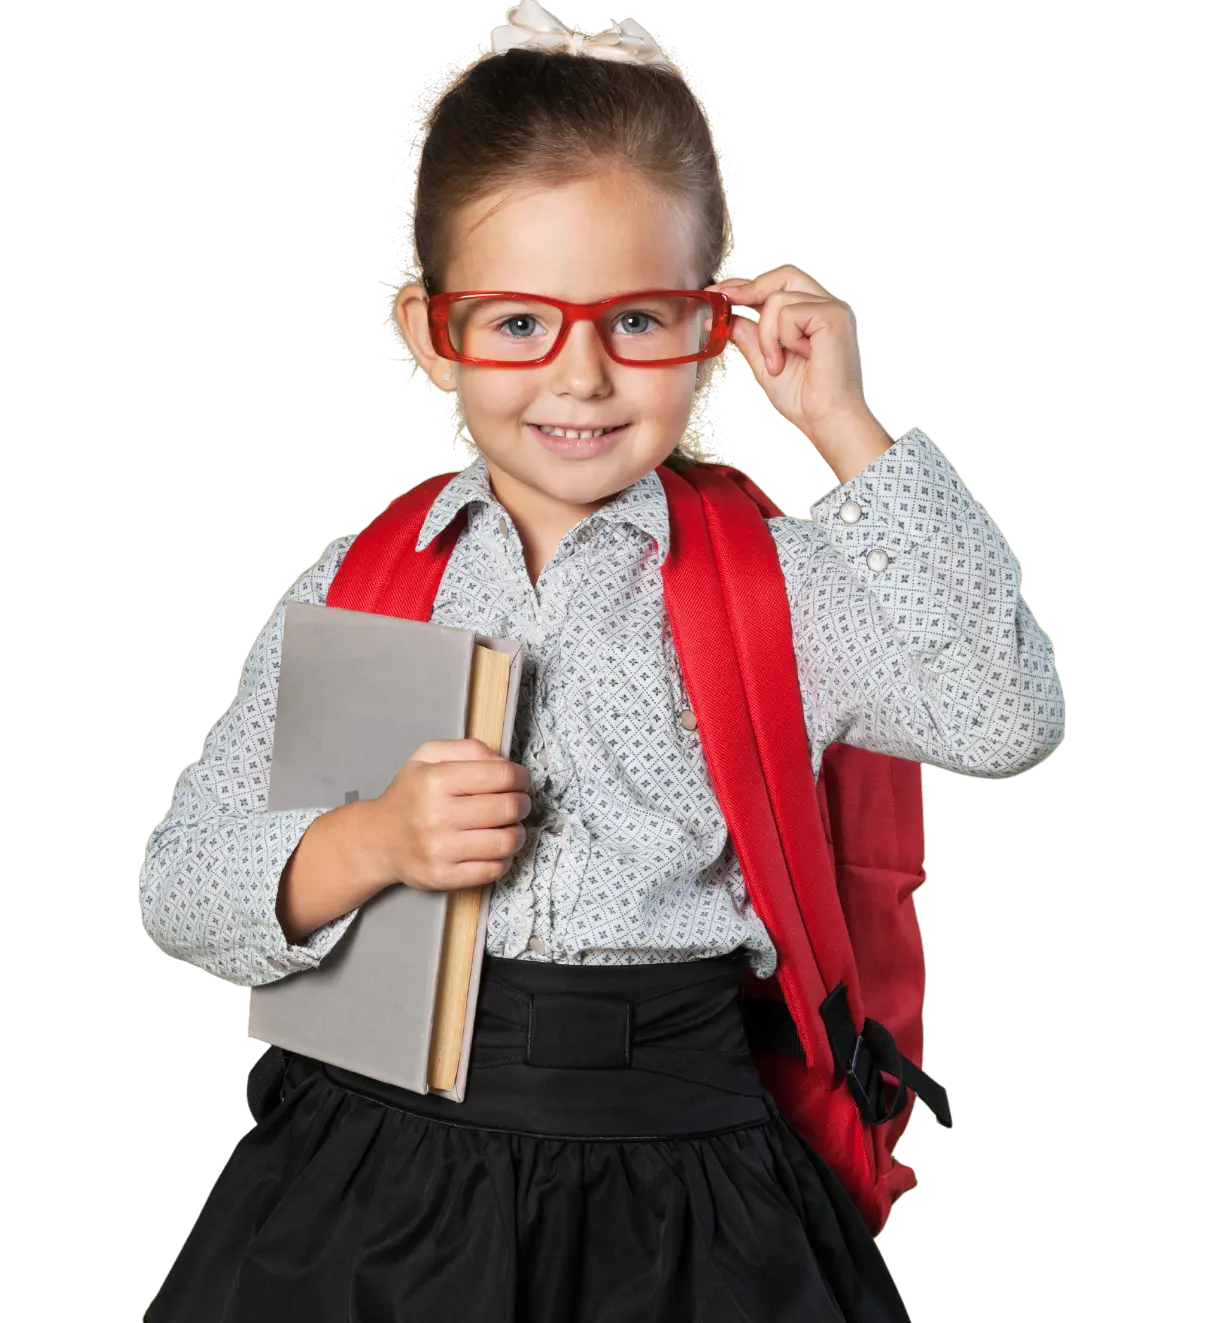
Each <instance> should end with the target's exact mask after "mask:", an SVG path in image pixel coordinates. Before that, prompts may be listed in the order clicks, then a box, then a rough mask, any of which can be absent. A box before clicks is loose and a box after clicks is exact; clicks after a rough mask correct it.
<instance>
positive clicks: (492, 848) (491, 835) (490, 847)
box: [449, 823, 527, 864]
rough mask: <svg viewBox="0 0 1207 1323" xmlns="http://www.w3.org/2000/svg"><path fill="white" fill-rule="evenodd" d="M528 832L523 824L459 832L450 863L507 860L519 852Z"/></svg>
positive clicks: (455, 837) (454, 842)
mask: <svg viewBox="0 0 1207 1323" xmlns="http://www.w3.org/2000/svg"><path fill="white" fill-rule="evenodd" d="M526 836H527V832H526V831H525V829H524V826H523V824H522V823H516V824H515V826H512V827H483V828H480V829H478V830H476V831H459V832H457V833H456V835H455V836H454V837H453V844H452V854H451V856H449V862H450V863H454V864H462V863H470V862H472V861H474V860H487V859H506V858H508V857H509V856H514V855H515V854H517V853H518V852H519V849H520V847H521V846H522V845H523V844H524V840H525V837H526Z"/></svg>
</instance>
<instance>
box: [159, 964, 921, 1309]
mask: <svg viewBox="0 0 1207 1323" xmlns="http://www.w3.org/2000/svg"><path fill="white" fill-rule="evenodd" d="M741 968H742V964H741V958H740V956H739V955H737V954H735V955H733V956H723V957H717V958H715V959H710V960H697V961H691V962H687V963H681V964H660V965H646V966H637V967H611V966H608V967H599V966H582V965H576V966H564V965H554V964H548V963H537V962H533V961H521V960H501V959H497V958H492V957H490V956H487V958H486V961H485V965H484V969H483V977H482V989H481V996H480V1000H479V1010H478V1018H477V1022H476V1026H475V1031H474V1042H473V1053H472V1056H471V1068H470V1072H469V1083H468V1085H467V1090H466V1098H465V1101H464V1102H462V1103H456V1102H452V1101H450V1100H448V1099H445V1098H440V1097H437V1096H434V1095H420V1094H415V1093H411V1092H408V1091H406V1090H403V1089H397V1088H393V1087H391V1086H389V1085H383V1084H380V1083H378V1082H375V1081H373V1080H370V1079H367V1078H366V1077H364V1076H360V1075H355V1074H352V1073H351V1072H349V1071H345V1070H341V1069H337V1068H335V1067H332V1066H327V1065H323V1064H322V1063H320V1062H317V1061H314V1060H312V1059H309V1058H305V1057H295V1058H293V1059H292V1061H291V1064H290V1066H289V1070H288V1073H287V1076H286V1082H285V1087H284V1090H283V1097H282V1100H281V1101H280V1102H279V1103H278V1104H277V1105H276V1107H275V1108H273V1110H271V1111H270V1112H269V1113H268V1114H267V1115H266V1116H265V1117H264V1118H263V1119H262V1120H261V1121H260V1122H259V1123H258V1124H257V1125H256V1126H255V1127H254V1128H253V1129H252V1130H250V1131H249V1132H248V1133H247V1134H246V1135H244V1136H243V1138H242V1139H241V1140H240V1141H239V1143H238V1144H237V1145H236V1147H235V1150H234V1152H233V1153H232V1154H231V1157H230V1159H229V1161H228V1162H227V1164H226V1166H225V1168H224V1169H223V1171H222V1173H221V1174H220V1175H219V1177H218V1180H217V1182H216V1183H215V1185H214V1187H213V1190H212V1191H211V1193H210V1195H209V1197H208V1199H207V1200H206V1203H205V1205H204V1207H203V1208H202V1210H201V1213H200V1215H199V1216H198V1219H197V1222H196V1225H195V1226H194V1227H193V1230H192V1231H191V1232H190V1234H189V1236H188V1239H187V1240H186V1241H185V1244H184V1246H183V1248H182V1249H181V1251H180V1254H179V1256H178V1257H177V1259H176V1262H175V1264H174V1265H173V1266H172V1268H171V1270H170V1272H169V1273H168V1276H167V1279H166V1280H165V1281H164V1283H163V1286H162V1287H161V1288H160V1290H159V1293H158V1295H156V1297H155V1299H154V1300H153V1301H152V1303H151V1305H150V1306H149V1308H148V1309H147V1311H146V1313H145V1314H144V1316H143V1317H144V1323H277V1321H278V1320H279V1321H280V1323H403V1321H404V1320H408V1321H409V1320H415V1321H416V1323H419V1321H422V1323H588V1321H590V1323H630V1321H631V1323H789V1320H791V1323H839V1321H840V1320H845V1321H846V1323H908V1315H907V1314H906V1312H905V1308H904V1306H903V1305H902V1302H901V1299H900V1296H899V1295H898V1293H897V1290H896V1288H895V1286H894V1285H893V1282H892V1279H891V1277H890V1276H889V1273H888V1270H887V1268H886V1267H885V1264H884V1261H883V1259H882V1258H881V1256H880V1252H879V1250H878V1248H877V1246H876V1244H875V1242H874V1240H873V1239H872V1236H871V1234H870V1232H869V1231H868V1229H867V1227H866V1226H865V1224H864V1223H863V1221H862V1219H861V1218H860V1216H859V1214H858V1212H857V1211H856V1209H855V1206H854V1204H853V1203H852V1202H851V1200H850V1198H849V1196H848V1195H847V1194H846V1192H845V1190H844V1189H843V1188H842V1186H841V1185H840V1184H839V1182H838V1180H837V1179H836V1178H835V1176H834V1175H833V1173H832V1172H831V1171H830V1170H829V1168H828V1167H827V1166H826V1165H825V1164H824V1163H823V1162H822V1161H821V1159H820V1158H819V1157H818V1155H817V1153H816V1152H815V1151H814V1150H813V1148H812V1147H811V1146H810V1145H809V1144H808V1143H807V1142H806V1141H805V1140H804V1139H803V1138H802V1137H801V1136H800V1135H799V1134H798V1133H797V1131H796V1130H795V1129H794V1128H793V1127H792V1126H791V1125H789V1123H788V1122H787V1121H786V1120H785V1119H784V1117H783V1116H782V1115H781V1114H780V1113H779V1112H778V1111H777V1110H776V1107H775V1104H774V1102H773V1101H772V1099H771V1095H770V1094H769V1093H768V1092H767V1090H766V1089H765V1088H764V1087H763V1086H762V1084H761V1083H760V1081H759V1079H758V1076H757V1074H756V1072H755V1070H754V1066H753V1064H752V1060H751V1057H750V1055H749V1051H748V1046H747V1039H746V1035H745V1030H744V1027H743V1022H742V1016H741V1007H740V999H739V979H740V974H741Z"/></svg>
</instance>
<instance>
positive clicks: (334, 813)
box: [276, 800, 395, 943]
mask: <svg viewBox="0 0 1207 1323" xmlns="http://www.w3.org/2000/svg"><path fill="white" fill-rule="evenodd" d="M394 880H395V879H393V878H391V877H390V876H389V875H388V873H387V871H386V869H385V867H384V866H383V863H382V858H381V852H380V851H379V850H378V848H377V831H376V805H375V801H373V800H365V801H363V802H358V803H352V804H344V805H341V806H340V807H339V808H334V809H331V810H330V812H328V813H324V814H323V815H322V816H321V817H319V818H316V819H315V820H314V822H312V823H311V824H310V826H309V827H308V828H307V829H306V831H305V833H304V834H303V836H302V839H301V840H300V841H299V842H298V844H297V847H296V848H295V849H294V851H293V853H292V854H291V855H290V857H289V859H288V861H287V862H286V864H285V867H284V869H283V870H282V872H281V881H280V885H279V887H278V888H277V909H276V912H277V922H278V923H279V924H280V925H281V928H282V930H283V931H284V933H285V936H286V938H287V939H288V941H290V942H293V943H296V942H300V941H303V940H304V939H305V938H306V937H307V936H308V935H309V934H310V933H312V932H313V931H314V930H315V929H316V928H319V927H321V926H322V925H323V924H325V923H328V922H330V921H331V920H332V919H335V918H338V917H339V916H340V915H342V914H346V913H347V912H348V911H349V910H354V909H356V908H357V907H358V906H360V905H362V904H364V902H365V901H366V900H368V899H369V898H370V897H372V896H374V895H376V894H377V892H379V891H380V890H381V889H382V888H383V887H386V886H389V885H390V884H391V882H393V881H394Z"/></svg>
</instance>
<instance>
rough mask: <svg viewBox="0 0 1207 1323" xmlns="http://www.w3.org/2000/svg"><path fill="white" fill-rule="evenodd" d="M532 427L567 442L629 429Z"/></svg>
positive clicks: (619, 424)
mask: <svg viewBox="0 0 1207 1323" xmlns="http://www.w3.org/2000/svg"><path fill="white" fill-rule="evenodd" d="M529 426H530V427H535V428H536V430H537V431H538V432H543V433H544V434H545V436H557V437H562V438H564V439H565V440H567V441H588V440H590V439H592V438H593V437H597V436H607V435H608V433H609V432H619V431H620V430H621V428H623V427H627V426H628V423H617V424H616V426H615V427H588V428H582V427H557V426H554V425H550V424H546V423H529Z"/></svg>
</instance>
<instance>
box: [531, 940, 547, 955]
mask: <svg viewBox="0 0 1207 1323" xmlns="http://www.w3.org/2000/svg"><path fill="white" fill-rule="evenodd" d="M528 949H529V950H530V951H531V952H532V953H533V955H544V954H545V939H544V938H543V937H530V938H529V939H528Z"/></svg>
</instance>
